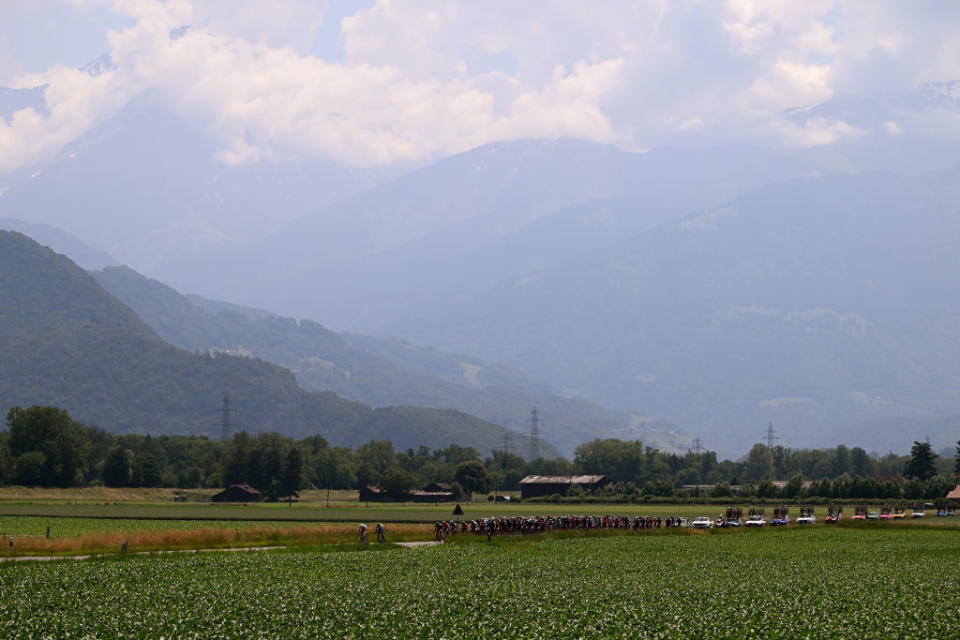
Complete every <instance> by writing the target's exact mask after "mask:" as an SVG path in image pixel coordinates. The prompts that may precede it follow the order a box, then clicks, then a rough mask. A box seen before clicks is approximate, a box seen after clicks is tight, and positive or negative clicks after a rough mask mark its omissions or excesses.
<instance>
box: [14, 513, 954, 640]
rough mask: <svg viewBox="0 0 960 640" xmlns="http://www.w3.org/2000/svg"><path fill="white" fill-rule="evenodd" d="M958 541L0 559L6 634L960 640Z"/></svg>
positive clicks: (948, 536) (873, 535)
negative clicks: (11, 561)
mask: <svg viewBox="0 0 960 640" xmlns="http://www.w3.org/2000/svg"><path fill="white" fill-rule="evenodd" d="M958 561H960V536H958V535H957V533H956V532H955V531H951V530H939V529H860V530H845V529H827V528H823V529H818V530H810V531H804V532H799V531H785V532H783V535H780V536H615V537H602V538H583V539H566V540H529V539H526V540H518V539H515V538H509V539H507V538H505V539H502V540H500V541H495V542H493V543H490V544H487V543H471V544H448V545H443V546H441V547H434V548H425V549H414V550H396V551H390V552H386V553H267V554H256V553H251V554H240V555H230V554H209V555H206V554H203V555H194V554H188V555H176V556H163V557H150V558H142V557H140V558H133V557H128V558H122V559H116V560H109V561H108V560H101V561H86V562H55V563H24V564H15V565H6V566H0V593H2V594H3V598H2V599H0V637H4V638H39V637H50V638H61V637H128V638H129V637H134V638H136V637H151V638H156V637H197V638H253V637H258V638H281V637H282V638H327V637H329V638H350V637H352V638H424V637H432V638H472V637H483V638H519V637H523V638H580V637H592V638H599V637H603V638H636V637H678V636H681V635H687V634H697V635H698V636H701V637H726V636H730V637H733V636H736V637H742V638H761V637H763V638H770V637H811V638H819V637H825V636H829V637H856V638H891V637H898V638H911V637H912V638H934V637H938V638H946V637H958V636H960V616H958V604H957V603H958V602H960V580H958V579H957V571H956V568H957V566H960V563H958Z"/></svg>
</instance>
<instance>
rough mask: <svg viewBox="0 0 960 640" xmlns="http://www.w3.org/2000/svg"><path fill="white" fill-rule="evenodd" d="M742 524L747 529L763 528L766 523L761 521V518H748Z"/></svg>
mask: <svg viewBox="0 0 960 640" xmlns="http://www.w3.org/2000/svg"><path fill="white" fill-rule="evenodd" d="M743 524H744V525H745V526H747V527H763V526H766V524H767V521H766V520H764V519H763V516H750V517H749V518H747V521H746V522H744V523H743Z"/></svg>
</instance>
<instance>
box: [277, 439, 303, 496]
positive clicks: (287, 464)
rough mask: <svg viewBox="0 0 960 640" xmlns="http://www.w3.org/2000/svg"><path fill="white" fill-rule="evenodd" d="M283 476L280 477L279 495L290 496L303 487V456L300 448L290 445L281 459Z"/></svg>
mask: <svg viewBox="0 0 960 640" xmlns="http://www.w3.org/2000/svg"><path fill="white" fill-rule="evenodd" d="M282 475H283V477H282V478H281V479H280V495H281V496H284V497H289V498H292V497H293V496H296V495H297V494H298V493H299V492H300V489H302V488H303V457H302V456H301V455H300V449H298V448H297V447H296V446H291V447H290V451H289V452H288V453H287V457H286V458H285V459H284V461H283V474H282Z"/></svg>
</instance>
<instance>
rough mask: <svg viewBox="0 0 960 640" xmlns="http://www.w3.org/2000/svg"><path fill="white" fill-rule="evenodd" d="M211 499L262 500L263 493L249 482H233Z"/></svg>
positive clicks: (229, 500) (233, 500)
mask: <svg viewBox="0 0 960 640" xmlns="http://www.w3.org/2000/svg"><path fill="white" fill-rule="evenodd" d="M210 499H211V500H213V501H214V502H260V501H261V500H263V494H262V493H260V492H259V491H257V490H256V489H254V488H253V487H251V486H250V485H248V484H232V485H230V486H229V487H227V488H226V489H224V490H223V491H221V492H220V493H218V494H216V495H214V496H213V497H212V498H210Z"/></svg>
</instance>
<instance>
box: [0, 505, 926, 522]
mask: <svg viewBox="0 0 960 640" xmlns="http://www.w3.org/2000/svg"><path fill="white" fill-rule="evenodd" d="M462 506H463V510H464V515H463V517H464V518H480V517H490V516H501V515H503V516H511V515H538V514H553V515H564V514H579V515H589V514H598V515H604V514H609V515H614V514H617V515H629V516H636V515H643V516H661V517H667V516H684V517H687V518H695V517H697V516H710V517H711V518H716V517H717V516H719V515H720V513H721V512H722V511H723V510H724V507H723V506H721V505H692V504H685V505H662V504H654V505H643V504H523V503H521V504H503V503H498V504H493V503H491V502H464V503H462ZM453 507H454V505H453V504H449V503H448V504H442V505H425V504H406V505H400V504H391V503H387V504H375V503H370V504H369V505H365V504H364V503H357V502H332V503H331V506H330V507H329V508H328V507H325V506H323V505H322V504H317V503H307V502H300V503H294V504H293V505H287V504H283V503H273V504H266V503H259V504H250V505H224V504H213V503H175V502H134V501H125V502H96V501H87V500H84V501H76V502H72V501H62V500H53V501H46V500H36V501H27V500H23V501H17V500H7V501H0V517H2V516H40V517H80V518H133V519H141V520H145V519H162V520H245V521H256V520H263V521H299V522H359V521H364V520H374V521H376V520H382V521H385V522H387V521H389V522H421V523H431V522H434V521H436V520H439V519H444V518H451V517H453V515H452V514H453ZM746 511H747V509H746V508H744V512H746ZM766 511H767V516H768V517H769V516H771V515H772V514H773V507H769V506H768V507H767V508H766ZM844 512H845V514H846V516H847V517H848V518H849V517H850V516H852V515H853V507H846V508H845V509H844ZM791 513H792V515H793V516H794V517H796V515H797V514H798V513H799V509H798V507H796V506H793V507H791ZM815 513H816V515H817V517H818V518H823V517H825V516H826V507H824V506H818V507H816V509H815ZM932 515H933V513H932V512H928V518H927V520H928V521H932V520H934V518H933V517H932Z"/></svg>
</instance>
